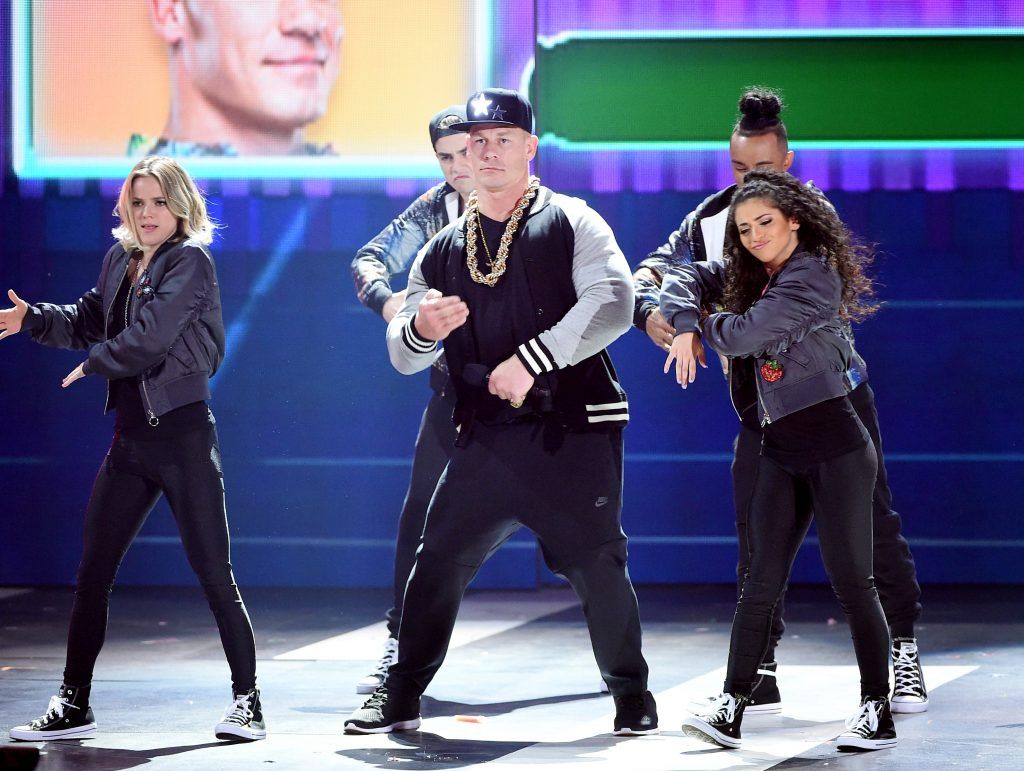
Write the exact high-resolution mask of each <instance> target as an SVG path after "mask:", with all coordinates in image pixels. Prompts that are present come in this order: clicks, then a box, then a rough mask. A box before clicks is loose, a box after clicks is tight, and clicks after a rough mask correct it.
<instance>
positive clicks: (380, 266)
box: [352, 104, 473, 693]
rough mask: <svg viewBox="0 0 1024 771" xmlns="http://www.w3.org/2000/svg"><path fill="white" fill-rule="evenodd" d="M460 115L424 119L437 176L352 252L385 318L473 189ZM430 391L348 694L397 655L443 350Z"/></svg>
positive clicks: (433, 479)
mask: <svg viewBox="0 0 1024 771" xmlns="http://www.w3.org/2000/svg"><path fill="white" fill-rule="evenodd" d="M465 120H466V109H465V107H463V106H462V105H461V104H458V105H453V106H451V107H448V108H446V109H444V110H441V112H439V113H437V115H435V116H434V117H433V118H431V119H430V124H429V130H430V142H431V144H432V145H433V147H434V154H435V155H436V156H437V162H438V164H439V165H440V166H441V172H442V173H443V174H444V182H442V183H440V184H438V185H435V186H434V187H432V188H430V190H428V191H427V192H425V193H424V194H423V195H421V196H420V197H419V198H417V199H416V200H415V201H413V202H412V203H411V204H410V205H409V207H408V208H407V209H406V210H405V211H404V212H402V213H401V214H400V215H398V217H396V218H395V219H394V220H392V221H391V224H390V225H388V226H387V227H386V228H384V229H383V230H382V231H381V232H380V233H378V234H377V235H376V236H374V237H373V239H372V240H371V241H370V242H369V243H367V244H366V246H364V247H363V248H362V249H360V250H359V251H358V252H356V256H355V259H354V260H352V278H353V280H354V281H355V284H356V294H357V295H358V296H359V301H360V302H361V303H363V305H365V306H366V307H368V308H370V309H371V310H373V311H375V312H376V313H378V314H379V315H381V316H382V317H383V318H384V321H391V319H392V318H393V317H394V315H395V313H396V312H397V311H398V309H399V308H400V307H402V302H403V300H405V290H404V289H403V290H402V291H400V292H393V291H392V289H391V283H390V280H391V277H392V276H394V275H396V274H399V273H402V272H404V271H405V270H406V269H408V267H409V265H410V263H411V262H412V261H413V259H414V258H415V257H416V254H417V252H419V250H420V249H422V248H423V246H424V245H425V244H426V243H427V242H428V241H429V240H430V239H431V238H433V237H434V235H435V234H436V233H437V232H438V231H439V230H441V229H442V228H443V227H444V226H445V225H447V224H448V223H449V222H453V221H454V220H455V219H457V218H458V216H459V214H460V213H461V212H462V210H463V208H464V207H465V203H466V199H467V198H468V197H469V194H470V193H471V192H473V173H472V168H471V166H470V163H469V158H468V157H467V147H466V140H467V134H466V132H465V129H453V128H452V126H453V125H454V124H456V123H462V122H463V121H465ZM430 388H431V390H432V391H433V393H432V394H431V396H430V401H429V402H428V403H427V408H426V409H425V410H424V411H423V420H422V422H421V423H420V430H419V434H418V435H417V436H416V451H415V454H414V455H413V459H412V477H411V478H410V480H409V490H408V491H407V492H406V494H405V503H404V504H403V506H402V513H401V514H400V515H399V517H398V537H397V540H396V542H395V578H394V600H393V601H392V605H391V609H390V610H389V611H388V612H387V615H386V617H387V624H388V638H387V640H386V641H385V643H384V653H383V655H382V656H381V658H380V661H379V662H378V663H377V667H376V668H375V669H374V671H373V672H371V673H370V674H369V675H367V676H366V677H364V678H363V679H362V680H360V681H359V682H358V683H357V684H356V693H373V691H374V690H375V689H376V688H377V686H379V685H380V684H381V683H382V682H384V675H386V674H387V671H388V667H390V666H391V665H392V664H394V663H395V659H396V658H397V656H398V627H399V624H400V623H401V620H402V597H403V595H404V594H405V584H406V581H408V579H409V571H410V570H412V565H413V561H414V560H415V558H416V547H417V546H418V545H419V542H420V534H421V533H422V532H423V521H424V520H425V519H426V516H427V504H429V503H430V497H431V496H432V495H433V494H434V488H435V487H436V486H437V480H438V478H439V477H440V476H441V472H442V471H444V467H445V466H446V465H447V463H448V458H449V457H450V456H451V452H452V445H453V444H454V443H455V425H454V424H453V423H452V411H453V410H454V409H455V391H454V389H453V388H452V385H451V381H450V379H449V378H448V368H447V367H446V366H445V361H444V355H443V354H440V353H439V354H438V355H437V356H436V357H435V358H434V361H433V363H432V366H431V368H430Z"/></svg>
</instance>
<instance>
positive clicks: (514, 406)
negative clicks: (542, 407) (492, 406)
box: [508, 399, 523, 410]
mask: <svg viewBox="0 0 1024 771" xmlns="http://www.w3.org/2000/svg"><path fill="white" fill-rule="evenodd" d="M508 403H509V404H511V405H512V409H514V410H518V409H519V408H520V407H522V406H523V400H522V399H509V400H508Z"/></svg>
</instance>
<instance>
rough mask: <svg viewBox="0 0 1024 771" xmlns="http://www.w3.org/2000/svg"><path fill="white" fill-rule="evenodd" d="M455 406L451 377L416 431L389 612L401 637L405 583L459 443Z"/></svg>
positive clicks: (391, 626)
mask: <svg viewBox="0 0 1024 771" xmlns="http://www.w3.org/2000/svg"><path fill="white" fill-rule="evenodd" d="M454 410H455V389H454V388H453V387H452V385H451V382H450V381H449V382H448V384H447V385H446V386H445V388H444V390H443V391H442V392H441V393H438V392H437V391H434V392H433V393H432V394H431V396H430V401H429V402H427V407H426V409H425V410H423V420H422V421H421V422H420V430H419V433H418V434H417V435H416V450H415V452H414V453H413V458H412V476H411V477H410V479H409V490H408V492H406V494H405V503H404V504H403V505H402V513H401V514H400V515H399V517H398V537H397V539H396V540H395V578H394V599H393V600H392V604H391V609H390V610H388V612H387V620H388V634H390V635H391V636H392V637H398V626H399V624H401V622H402V598H403V597H405V585H406V583H408V581H409V573H410V572H411V571H412V566H413V563H414V562H415V561H416V548H417V547H418V546H419V545H420V536H422V535H423V523H424V522H426V520H427V507H428V506H429V505H430V499H431V498H432V497H433V495H434V489H435V488H436V487H437V480H439V479H440V478H441V472H443V471H444V467H445V466H447V465H448V459H449V458H450V457H451V455H452V447H454V446H455V437H456V432H455V424H454V423H452V412H453V411H454Z"/></svg>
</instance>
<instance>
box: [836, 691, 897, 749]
mask: <svg viewBox="0 0 1024 771" xmlns="http://www.w3.org/2000/svg"><path fill="white" fill-rule="evenodd" d="M846 728H847V730H846V731H844V732H843V733H841V734H839V738H838V739H837V740H836V749H838V750H841V751H845V752H849V751H853V750H884V749H888V748H889V747H895V746H896V726H895V725H894V724H893V722H892V712H891V711H890V710H889V700H888V699H872V698H871V697H870V696H866V697H864V700H863V701H862V702H861V704H860V710H859V711H858V712H857V714H856V715H854V716H853V717H851V718H850V719H849V720H847V721H846Z"/></svg>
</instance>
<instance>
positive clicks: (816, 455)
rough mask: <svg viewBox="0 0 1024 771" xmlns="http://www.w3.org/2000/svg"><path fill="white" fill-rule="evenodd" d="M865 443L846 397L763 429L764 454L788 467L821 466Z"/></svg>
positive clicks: (826, 402) (790, 415)
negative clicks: (824, 462) (815, 464)
mask: <svg viewBox="0 0 1024 771" xmlns="http://www.w3.org/2000/svg"><path fill="white" fill-rule="evenodd" d="M868 439H869V436H868V432H867V430H866V429H865V428H864V424H863V423H861V422H860V419H859V418H858V417H857V413H856V412H855V411H854V409H853V405H852V404H851V403H850V398H849V397H848V396H838V397H836V398H834V399H828V400H826V401H823V402H818V403H817V404H812V405H811V406H810V407H805V408H804V409H802V410H797V411H796V412H794V413H791V414H789V415H786V416H785V417H783V418H779V419H778V420H776V421H773V422H771V423H769V424H768V425H766V426H765V427H764V454H765V455H767V456H768V457H769V458H772V459H773V460H776V461H778V462H780V463H784V464H786V465H790V466H799V465H806V464H813V463H821V462H822V461H826V460H829V459H831V458H838V457H839V456H840V455H845V454H846V453H848V452H852V451H853V450H856V449H858V448H859V447H863V446H864V445H865V444H867V442H868Z"/></svg>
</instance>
